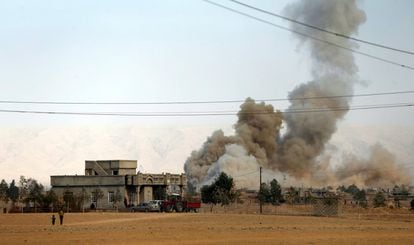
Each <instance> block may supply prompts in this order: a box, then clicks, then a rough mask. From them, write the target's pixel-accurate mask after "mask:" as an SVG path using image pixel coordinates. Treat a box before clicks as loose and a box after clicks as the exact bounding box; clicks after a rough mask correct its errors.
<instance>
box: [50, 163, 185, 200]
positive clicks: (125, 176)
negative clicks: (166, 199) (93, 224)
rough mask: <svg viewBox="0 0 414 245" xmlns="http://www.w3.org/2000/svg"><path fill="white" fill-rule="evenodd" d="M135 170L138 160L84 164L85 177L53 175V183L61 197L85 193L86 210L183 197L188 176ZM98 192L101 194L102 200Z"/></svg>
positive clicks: (55, 190) (51, 180) (51, 178)
mask: <svg viewBox="0 0 414 245" xmlns="http://www.w3.org/2000/svg"><path fill="white" fill-rule="evenodd" d="M136 169H137V161H135V160H105V161H85V175H60V176H50V184H51V186H52V190H53V191H54V192H55V193H56V194H57V195H58V196H60V197H63V196H71V195H72V196H76V195H80V193H82V192H83V193H84V194H85V196H86V198H85V199H86V200H85V201H84V202H83V207H85V208H89V207H90V206H91V205H92V204H93V206H94V207H97V208H113V207H114V205H115V204H116V205H117V206H119V207H121V206H124V205H126V206H131V205H137V204H138V203H141V202H146V201H149V200H153V199H161V198H162V196H164V195H165V194H170V193H178V194H180V195H182V196H183V195H184V193H185V190H186V187H187V178H186V176H185V174H170V173H162V174H143V173H140V172H138V173H137V172H136ZM97 190H100V191H97ZM97 193H101V195H100V196H101V197H100V198H99V195H97ZM117 201H118V202H117Z"/></svg>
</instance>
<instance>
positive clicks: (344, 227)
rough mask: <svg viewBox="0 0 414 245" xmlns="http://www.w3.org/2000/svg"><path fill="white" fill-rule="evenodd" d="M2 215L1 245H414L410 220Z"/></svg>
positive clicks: (413, 220)
mask: <svg viewBox="0 0 414 245" xmlns="http://www.w3.org/2000/svg"><path fill="white" fill-rule="evenodd" d="M50 217H51V214H3V215H0V239H1V240H0V243H1V244H24V243H30V244H74V243H78V244H143V243H145V244H414V215H404V216H399V217H397V218H393V219H391V220H388V218H387V217H382V216H378V217H375V216H373V217H364V218H358V217H354V216H352V217H336V218H326V217H311V216H309V217H307V216H280V215H279V216H276V215H257V214H256V215H255V214H208V213H198V214H193V213H191V214H185V213H182V214H176V213H169V214H166V213H85V214H78V213H69V214H66V215H65V219H64V225H62V226H60V225H55V226H52V225H51V219H50Z"/></svg>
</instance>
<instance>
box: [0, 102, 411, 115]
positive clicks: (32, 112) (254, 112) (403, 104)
mask: <svg viewBox="0 0 414 245" xmlns="http://www.w3.org/2000/svg"><path fill="white" fill-rule="evenodd" d="M412 106H414V103H398V104H387V105H372V106H365V107H350V108H349V107H334V108H314V109H288V110H285V111H283V112H282V113H284V114H292V113H325V112H335V111H352V110H371V109H385V108H403V107H412ZM1 112H3V113H25V114H49V115H78V116H120V117H202V116H234V115H238V114H253V115H255V114H274V113H277V112H268V111H252V112H205V113H204V112H196V113H194V112H185V113H176V112H172V113H157V112H141V113H139V112H138V113H136V112H135V113H129V112H70V111H38V110H7V109H0V113H1Z"/></svg>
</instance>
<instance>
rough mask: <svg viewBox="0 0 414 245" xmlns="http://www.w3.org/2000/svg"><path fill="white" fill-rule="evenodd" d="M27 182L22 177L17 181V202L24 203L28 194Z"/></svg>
mask: <svg viewBox="0 0 414 245" xmlns="http://www.w3.org/2000/svg"><path fill="white" fill-rule="evenodd" d="M27 184H28V180H27V179H26V177H24V176H23V175H21V176H20V179H19V201H20V202H24V201H25V200H26V199H27V196H28V194H29V189H28V185H27Z"/></svg>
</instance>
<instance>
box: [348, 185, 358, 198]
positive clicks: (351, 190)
mask: <svg viewBox="0 0 414 245" xmlns="http://www.w3.org/2000/svg"><path fill="white" fill-rule="evenodd" d="M359 191H360V190H359V188H358V187H357V186H356V185H354V184H352V185H350V186H348V188H347V189H346V191H345V192H346V193H349V194H352V196H354V195H355V194H356V193H357V192H359Z"/></svg>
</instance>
